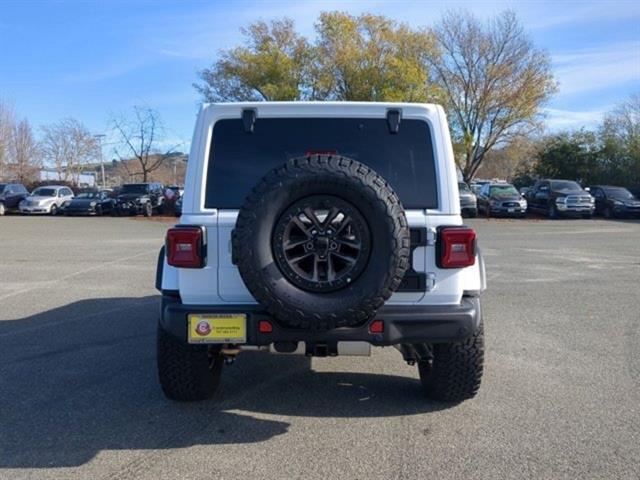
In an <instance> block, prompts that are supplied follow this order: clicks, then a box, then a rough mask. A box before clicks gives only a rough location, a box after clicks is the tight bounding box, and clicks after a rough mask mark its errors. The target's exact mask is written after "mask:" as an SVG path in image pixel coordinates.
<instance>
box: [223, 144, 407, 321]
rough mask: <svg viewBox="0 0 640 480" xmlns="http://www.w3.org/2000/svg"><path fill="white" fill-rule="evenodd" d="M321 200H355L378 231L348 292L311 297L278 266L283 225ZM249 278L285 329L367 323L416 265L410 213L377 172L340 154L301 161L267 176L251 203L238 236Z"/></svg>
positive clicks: (236, 248)
mask: <svg viewBox="0 0 640 480" xmlns="http://www.w3.org/2000/svg"><path fill="white" fill-rule="evenodd" d="M314 195H318V196H322V195H329V196H333V197H337V198H339V199H340V200H344V201H346V202H350V204H351V205H352V206H353V207H355V209H357V210H358V212H359V213H360V214H361V215H362V217H364V220H365V221H366V223H367V225H368V228H369V230H370V238H371V248H370V254H369V257H368V260H367V264H366V266H365V267H364V269H363V270H362V272H361V273H360V274H359V276H358V277H357V278H355V279H354V280H353V282H352V283H350V284H349V285H348V286H346V287H344V288H340V289H338V290H336V291H330V292H326V291H325V292H318V291H309V290H308V289H304V288H301V287H300V286H299V285H295V284H294V283H293V282H290V281H289V280H288V279H287V277H286V276H285V275H284V274H283V273H282V271H281V270H280V269H279V267H278V265H277V263H276V258H275V257H276V255H275V254H274V248H273V243H272V236H273V232H274V230H275V225H276V224H277V223H278V222H279V221H280V219H281V217H282V216H283V212H285V211H286V210H287V209H288V208H289V207H290V206H291V205H293V204H295V202H298V201H300V200H303V199H305V198H311V197H312V196H314ZM232 243H233V258H234V261H235V262H236V264H237V266H238V270H239V272H240V275H241V276H242V279H243V281H244V283H245V285H246V286H247V288H248V289H249V291H250V292H251V294H252V295H253V296H254V298H255V299H256V300H257V301H258V302H260V303H261V304H262V305H263V306H264V307H265V309H266V310H267V311H268V312H269V313H270V314H271V315H273V316H274V317H275V318H276V319H277V320H278V321H279V322H280V323H282V324H285V325H287V326H289V327H294V328H301V329H307V330H311V329H313V330H328V329H332V328H337V327H346V326H356V325H361V324H363V323H364V322H366V321H367V320H369V319H371V318H373V316H374V315H375V312H376V311H377V309H378V308H380V307H381V306H382V305H383V304H384V302H385V301H386V300H387V299H388V298H389V297H390V296H391V294H392V293H393V292H394V291H396V290H397V289H398V287H399V286H400V283H401V281H402V278H403V277H404V274H405V272H406V270H407V268H408V265H409V246H410V239H409V228H408V225H407V219H406V216H405V213H404V209H403V207H402V204H401V203H400V200H399V199H398V197H397V195H396V194H395V193H394V191H393V190H392V188H391V187H390V186H389V184H388V183H387V182H386V181H385V180H384V179H383V178H382V177H381V176H380V175H378V174H377V173H376V172H375V171H373V170H372V169H370V168H368V167H367V166H365V165H363V164H361V163H360V162H357V161H355V160H353V159H350V158H346V157H342V156H338V155H310V156H307V157H300V158H294V159H291V160H290V161H288V162H287V163H285V164H283V165H282V166H280V167H278V168H276V169H274V170H272V171H271V172H269V173H268V174H267V175H265V176H264V177H263V178H262V180H261V181H260V182H259V183H258V185H256V186H255V187H254V188H253V190H252V191H251V193H250V194H249V196H248V197H247V198H246V200H245V203H244V205H243V207H242V208H241V210H240V213H239V215H238V220H237V222H236V227H235V230H234V232H233V236H232Z"/></svg>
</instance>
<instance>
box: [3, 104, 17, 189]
mask: <svg viewBox="0 0 640 480" xmlns="http://www.w3.org/2000/svg"><path fill="white" fill-rule="evenodd" d="M14 125H15V118H14V113H13V109H12V108H11V107H10V106H9V105H8V104H7V103H5V102H3V101H2V100H0V180H2V179H6V180H10V179H9V178H7V174H8V170H7V168H8V164H9V154H10V146H11V138H12V136H13V128H14Z"/></svg>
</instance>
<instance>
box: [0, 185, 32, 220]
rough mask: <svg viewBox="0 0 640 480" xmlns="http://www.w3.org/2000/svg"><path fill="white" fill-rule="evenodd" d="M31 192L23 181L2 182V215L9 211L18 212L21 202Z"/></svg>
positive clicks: (0, 190)
mask: <svg viewBox="0 0 640 480" xmlns="http://www.w3.org/2000/svg"><path fill="white" fill-rule="evenodd" d="M27 195H29V192H28V191H27V189H26V188H25V186H24V185H22V184H21V183H0V216H1V215H4V214H5V213H7V212H17V211H18V206H19V205H20V202H21V201H22V200H24V199H25V198H26V197H27Z"/></svg>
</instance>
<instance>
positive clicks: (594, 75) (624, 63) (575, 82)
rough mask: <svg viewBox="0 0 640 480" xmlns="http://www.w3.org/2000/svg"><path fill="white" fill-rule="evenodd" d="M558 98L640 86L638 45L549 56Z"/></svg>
mask: <svg viewBox="0 0 640 480" xmlns="http://www.w3.org/2000/svg"><path fill="white" fill-rule="evenodd" d="M552 61H553V65H554V70H555V74H556V78H557V79H558V81H559V82H560V94H573V93H583V92H588V91H594V90H599V89H604V88H609V87H615V86H620V85H624V84H630V83H634V82H640V41H632V42H618V43H612V44H609V45H602V46H598V47H593V48H587V49H581V50H577V51H573V52H564V53H558V54H554V55H552Z"/></svg>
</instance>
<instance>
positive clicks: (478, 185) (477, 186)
mask: <svg viewBox="0 0 640 480" xmlns="http://www.w3.org/2000/svg"><path fill="white" fill-rule="evenodd" d="M487 183H491V182H489V180H474V181H473V182H471V183H470V184H469V187H470V188H471V191H472V192H473V193H475V195H476V196H478V195H479V194H480V190H481V189H482V187H483V186H484V185H486V184H487Z"/></svg>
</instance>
